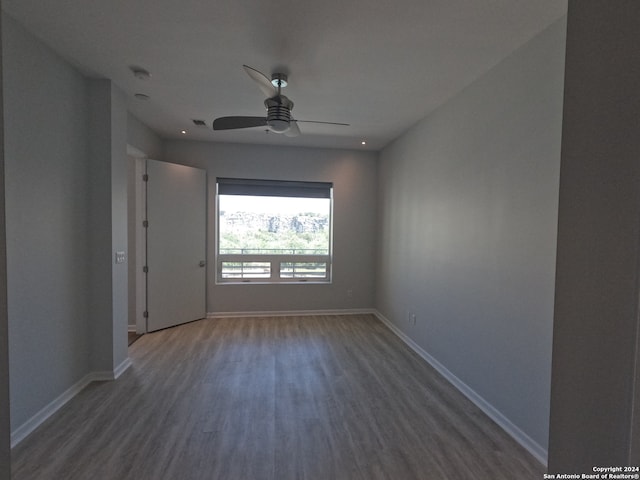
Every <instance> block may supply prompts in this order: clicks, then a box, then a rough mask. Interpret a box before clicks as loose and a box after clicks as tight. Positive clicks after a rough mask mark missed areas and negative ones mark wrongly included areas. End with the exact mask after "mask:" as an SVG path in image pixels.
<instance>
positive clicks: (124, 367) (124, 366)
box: [113, 357, 132, 380]
mask: <svg viewBox="0 0 640 480" xmlns="http://www.w3.org/2000/svg"><path fill="white" fill-rule="evenodd" d="M131 365H132V363H131V359H130V358H129V357H127V358H125V359H124V360H123V361H122V363H121V364H120V365H118V366H117V367H116V368H114V369H113V380H117V379H118V378H120V375H122V374H123V373H124V372H126V371H127V370H128V369H129V367H130V366H131Z"/></svg>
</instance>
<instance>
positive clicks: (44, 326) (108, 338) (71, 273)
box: [2, 14, 127, 431]
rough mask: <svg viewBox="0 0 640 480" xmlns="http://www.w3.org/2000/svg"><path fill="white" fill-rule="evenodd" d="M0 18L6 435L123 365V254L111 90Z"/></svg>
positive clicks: (121, 173) (120, 127)
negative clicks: (118, 261)
mask: <svg viewBox="0 0 640 480" xmlns="http://www.w3.org/2000/svg"><path fill="white" fill-rule="evenodd" d="M2 20H3V25H2V26H3V32H2V35H3V36H2V40H3V59H2V60H3V69H4V83H3V95H4V100H5V104H4V117H5V119H6V122H5V162H6V163H5V178H6V182H5V188H6V192H5V193H6V225H7V291H8V315H9V367H10V399H11V427H12V430H13V431H15V430H16V429H17V428H19V427H21V426H23V425H24V424H25V422H27V421H28V420H30V419H31V418H32V417H33V416H34V415H35V414H36V413H37V412H38V411H40V410H41V409H42V408H44V407H47V406H49V404H50V403H51V402H52V401H53V400H54V399H56V398H57V397H58V396H60V395H61V394H62V393H64V392H65V391H66V390H68V389H69V388H70V387H72V386H73V385H75V384H77V383H78V382H79V381H81V380H83V379H84V378H86V376H87V375H88V374H89V373H91V372H92V371H100V372H113V369H114V367H116V366H117V365H119V364H121V363H122V362H123V361H124V360H125V359H126V355H127V346H126V345H127V340H126V321H127V312H126V304H127V279H126V265H114V261H113V258H114V256H113V254H114V252H115V251H116V250H125V251H126V248H127V245H126V232H127V229H126V134H127V131H126V128H127V116H126V109H125V100H124V98H123V96H122V94H121V93H120V92H119V91H118V90H117V89H115V88H114V87H113V86H112V84H111V82H109V81H106V80H105V81H100V80H87V79H85V78H84V77H83V76H82V75H81V74H80V73H79V72H77V70H75V69H74V68H73V67H71V66H70V65H69V64H67V63H66V62H65V61H63V60H62V59H61V58H60V57H58V56H57V55H56V54H55V53H54V52H53V51H51V50H50V49H49V48H48V47H47V46H45V45H44V44H42V43H41V42H40V41H39V40H37V39H36V38H35V37H34V36H33V35H31V34H30V33H29V32H27V31H26V30H25V29H23V27H22V26H20V25H19V24H18V23H17V22H15V21H14V20H13V19H11V18H10V17H8V16H7V15H6V14H5V15H3V19H2ZM96 222H97V223H96ZM96 225H99V226H98V227H96ZM94 227H96V228H95V230H94Z"/></svg>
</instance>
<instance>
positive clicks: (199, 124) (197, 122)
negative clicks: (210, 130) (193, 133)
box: [193, 120, 207, 127]
mask: <svg viewBox="0 0 640 480" xmlns="http://www.w3.org/2000/svg"><path fill="white" fill-rule="evenodd" d="M193 124H194V125H195V126H196V127H206V126H207V124H206V123H205V121H204V120H193Z"/></svg>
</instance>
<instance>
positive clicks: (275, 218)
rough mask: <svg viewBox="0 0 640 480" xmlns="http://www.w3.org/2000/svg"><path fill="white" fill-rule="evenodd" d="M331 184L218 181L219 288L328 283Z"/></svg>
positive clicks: (217, 265) (217, 266)
mask: <svg viewBox="0 0 640 480" xmlns="http://www.w3.org/2000/svg"><path fill="white" fill-rule="evenodd" d="M332 193H333V186H332V184H331V183H319V182H288V181H274V180H245V179H234V178H218V179H217V193H216V200H217V201H216V204H217V228H216V232H217V248H216V268H217V281H218V282H219V283H234V282H255V283H287V282H288V283H291V282H315V283H318V282H330V281H331V251H332V250H331V242H332V238H331V237H332V229H331V211H332Z"/></svg>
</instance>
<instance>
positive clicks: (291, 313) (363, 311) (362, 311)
mask: <svg viewBox="0 0 640 480" xmlns="http://www.w3.org/2000/svg"><path fill="white" fill-rule="evenodd" d="M367 314H371V315H375V314H376V310H374V309H372V308H349V309H337V310H284V311H260V312H207V318H236V317H305V316H311V315H367Z"/></svg>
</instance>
